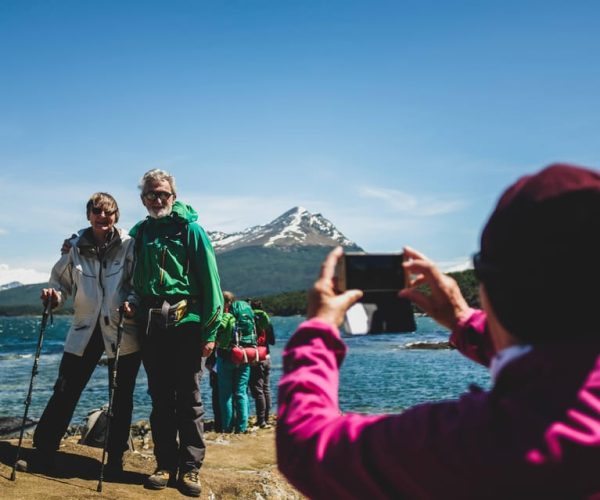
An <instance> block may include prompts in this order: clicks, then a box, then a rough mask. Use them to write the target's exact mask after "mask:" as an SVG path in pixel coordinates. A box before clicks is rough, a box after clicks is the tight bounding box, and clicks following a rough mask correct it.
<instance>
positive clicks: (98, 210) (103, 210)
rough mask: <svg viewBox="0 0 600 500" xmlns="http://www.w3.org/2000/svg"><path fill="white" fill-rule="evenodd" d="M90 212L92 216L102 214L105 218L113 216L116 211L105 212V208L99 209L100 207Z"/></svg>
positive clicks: (93, 208)
mask: <svg viewBox="0 0 600 500" xmlns="http://www.w3.org/2000/svg"><path fill="white" fill-rule="evenodd" d="M91 210H92V213H93V214H94V215H100V214H101V213H102V212H104V215H106V216H107V217H110V216H111V215H112V214H114V213H115V212H116V210H107V209H105V208H100V207H92V209H91Z"/></svg>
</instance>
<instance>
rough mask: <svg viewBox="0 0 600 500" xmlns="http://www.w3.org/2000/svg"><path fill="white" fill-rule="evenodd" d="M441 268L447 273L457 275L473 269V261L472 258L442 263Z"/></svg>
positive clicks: (460, 258) (461, 258)
mask: <svg viewBox="0 0 600 500" xmlns="http://www.w3.org/2000/svg"><path fill="white" fill-rule="evenodd" d="M439 268H440V269H441V270H442V271H443V272H445V273H457V272H459V271H466V270H467V269H473V260H472V259H471V258H470V257H459V258H456V259H453V260H450V261H442V262H440V263H439Z"/></svg>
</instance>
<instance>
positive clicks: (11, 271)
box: [0, 264, 50, 285]
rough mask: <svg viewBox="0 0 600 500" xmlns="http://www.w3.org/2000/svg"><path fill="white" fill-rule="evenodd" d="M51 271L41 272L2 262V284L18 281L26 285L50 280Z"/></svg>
mask: <svg viewBox="0 0 600 500" xmlns="http://www.w3.org/2000/svg"><path fill="white" fill-rule="evenodd" d="M49 277H50V273H49V272H40V271H37V270H36V269H27V268H19V267H15V268H11V267H10V266H9V265H8V264H0V285H5V284H6V283H11V282H13V281H18V282H20V283H23V284H24V285H29V284H31V283H42V282H45V281H48V278H49Z"/></svg>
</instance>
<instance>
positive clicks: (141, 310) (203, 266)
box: [130, 169, 223, 496]
mask: <svg viewBox="0 0 600 500" xmlns="http://www.w3.org/2000/svg"><path fill="white" fill-rule="evenodd" d="M140 189H141V199H142V203H143V204H144V206H145V207H146V209H147V210H148V217H147V218H146V219H145V220H143V221H141V222H139V223H138V224H137V225H136V226H134V227H133V229H132V230H131V232H130V234H131V236H133V237H134V238H135V239H136V257H137V263H136V267H135V272H134V288H135V291H136V293H137V295H138V296H139V303H138V304H136V306H137V311H136V314H137V316H138V317H139V318H140V320H141V321H140V324H141V325H142V328H143V330H144V331H145V333H146V335H145V338H144V344H143V363H144V367H145V369H146V373H147V374H148V388H149V391H150V396H151V398H152V413H151V416H150V424H151V426H152V436H153V439H154V455H155V456H156V461H157V468H156V471H155V472H154V474H152V475H151V476H149V477H148V478H147V480H146V483H145V486H146V487H147V488H150V489H163V488H165V487H166V486H167V484H169V483H173V482H174V481H175V477H176V473H177V471H179V479H178V481H177V485H178V487H179V490H180V491H181V492H182V493H184V494H186V495H190V496H199V495H200V481H199V478H198V472H199V469H200V467H201V466H202V462H203V460H204V455H205V451H206V445H205V443H204V437H203V420H202V417H203V415H204V408H203V405H202V399H201V397H200V386H199V379H200V375H201V371H202V357H206V356H208V355H210V354H211V352H212V350H213V349H214V340H215V335H216V330H217V328H218V326H219V322H220V319H221V313H222V309H223V297H222V294H221V286H220V281H219V274H218V271H217V264H216V260H215V255H214V251H213V248H212V246H211V244H210V241H209V239H208V237H207V235H206V233H205V232H204V230H203V229H202V227H200V226H199V225H198V224H197V223H196V220H197V219H198V216H197V214H196V212H195V211H194V209H193V208H192V207H190V206H189V205H184V204H183V203H181V202H179V201H176V199H177V193H176V187H175V179H174V178H173V176H171V175H170V174H169V173H167V172H165V171H163V170H157V169H155V170H150V171H149V172H146V174H144V176H143V177H142V180H141V182H140ZM178 436H179V440H178V439H177V437H178Z"/></svg>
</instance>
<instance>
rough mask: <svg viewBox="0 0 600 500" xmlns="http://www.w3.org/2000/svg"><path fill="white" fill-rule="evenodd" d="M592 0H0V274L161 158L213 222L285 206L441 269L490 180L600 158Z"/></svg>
mask: <svg viewBox="0 0 600 500" xmlns="http://www.w3.org/2000/svg"><path fill="white" fill-rule="evenodd" d="M599 11H600V6H599V5H598V3H597V2H576V1H571V2H552V1H544V2H537V1H526V2H523V1H514V2H513V1H502V2H481V1H453V2H445V1H400V0H398V1H389V2H387V1H378V0H371V1H352V0H345V1H331V0H327V1H310V0H303V1H300V0H297V1H291V0H290V1H288V0H278V1H275V0H272V1H268V0H262V1H261V0H256V1H254V0H245V1H226V0H221V1H191V0H190V1H181V0H179V1H178V0H175V1H169V2H166V1H161V2H159V1H149V0H146V1H138V2H133V1H127V0H125V1H118V2H117V1H102V2H100V1H96V2H93V1H90V2H82V1H79V0H75V1H67V0H65V1H57V0H40V1H28V0H3V1H2V2H0V60H1V61H2V70H1V72H0V284H2V283H5V282H8V281H11V280H13V279H18V280H20V281H22V282H39V281H41V280H43V279H45V278H46V277H47V275H48V273H49V270H50V268H51V266H52V264H53V263H54V261H55V260H56V259H57V258H58V249H59V247H60V242H61V241H62V239H63V238H64V236H66V235H68V234H70V233H71V232H73V231H74V230H77V229H79V228H81V227H84V226H85V225H86V224H87V221H86V219H85V211H84V206H85V202H86V201H87V199H88V197H89V195H90V194H91V193H93V192H95V191H100V190H104V191H108V192H110V193H112V194H114V195H115V196H116V198H117V200H118V201H119V205H120V207H121V213H122V218H121V224H120V225H122V226H123V227H126V228H128V227H131V226H132V225H133V224H134V223H135V222H136V221H137V220H139V219H140V218H142V217H144V216H145V211H144V208H143V207H142V205H141V203H140V201H139V197H138V191H137V187H136V186H137V182H138V180H139V178H140V176H141V175H142V174H143V173H144V172H145V171H146V170H148V169H150V168H155V167H158V168H164V169H167V170H169V171H171V172H172V173H173V174H174V175H175V176H176V178H177V181H178V184H179V189H178V191H179V193H178V194H179V198H180V199H181V200H183V201H188V202H190V203H191V204H192V205H193V206H194V207H195V208H196V209H197V210H198V212H199V215H200V222H201V223H202V224H203V226H204V227H205V228H206V229H208V230H222V231H235V230H239V229H243V228H245V227H248V226H250V225H255V224H264V223H267V222H269V221H270V220H272V219H273V218H275V217H277V216H278V215H280V214H281V213H283V212H284V211H285V210H287V209H289V208H291V207H292V206H295V205H302V206H304V207H306V208H307V209H309V210H310V211H311V212H321V213H322V214H323V215H325V216H326V217H327V218H329V219H330V220H331V221H332V222H333V223H334V224H336V225H337V226H338V228H339V229H340V230H341V231H342V232H343V233H344V234H345V235H346V236H348V237H349V238H350V239H352V240H354V241H356V242H357V243H358V244H359V245H361V246H363V247H364V248H365V249H367V250H369V251H394V250H399V249H400V248H401V247H402V246H403V245H405V244H410V245H412V246H414V247H415V248H418V249H421V250H422V251H424V252H425V253H426V254H428V255H429V256H430V257H432V258H433V259H435V260H437V261H440V262H442V263H443V265H445V266H448V265H450V264H452V263H458V262H463V261H465V260H466V259H467V257H468V256H469V255H470V254H471V253H472V252H474V251H475V250H476V249H477V245H478V237H479V233H480V230H481V228H482V225H483V223H484V222H485V220H486V218H487V217H488V215H489V214H490V212H491V210H492V207H493V204H494V203H495V201H496V200H497V198H498V196H499V194H500V193H501V191H502V190H503V189H504V188H505V187H506V186H507V185H508V184H509V183H510V182H512V181H513V180H515V179H516V178H517V177H519V176H520V175H523V174H525V173H529V172H532V171H535V170H538V169H539V168H541V167H543V166H544V165H547V164H549V163H551V162H555V161H569V162H573V163H578V164H582V165H587V166H590V167H593V168H598V165H599V164H600V153H599V150H598V147H597V146H598V136H599V132H600V100H599V99H598V89H599V88H600V65H598V64H597V60H598V54H599V53H600V35H599V34H598V29H597V23H598V19H599V14H600V12H599Z"/></svg>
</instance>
